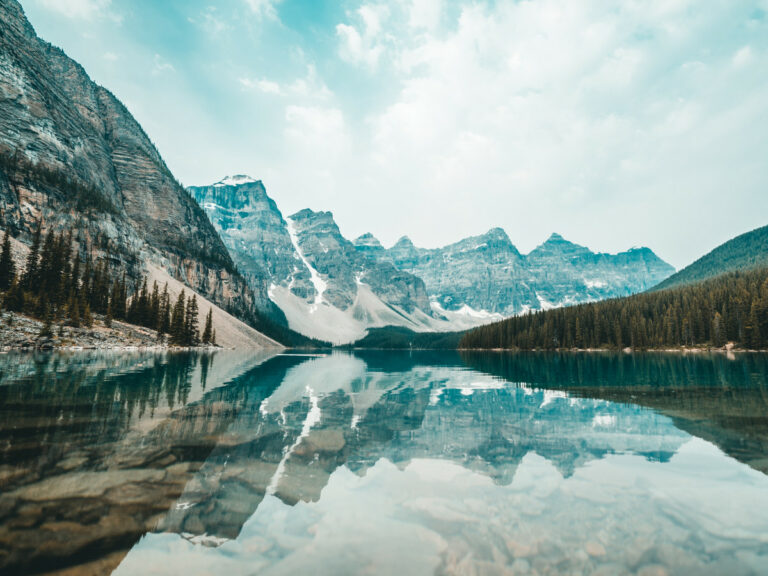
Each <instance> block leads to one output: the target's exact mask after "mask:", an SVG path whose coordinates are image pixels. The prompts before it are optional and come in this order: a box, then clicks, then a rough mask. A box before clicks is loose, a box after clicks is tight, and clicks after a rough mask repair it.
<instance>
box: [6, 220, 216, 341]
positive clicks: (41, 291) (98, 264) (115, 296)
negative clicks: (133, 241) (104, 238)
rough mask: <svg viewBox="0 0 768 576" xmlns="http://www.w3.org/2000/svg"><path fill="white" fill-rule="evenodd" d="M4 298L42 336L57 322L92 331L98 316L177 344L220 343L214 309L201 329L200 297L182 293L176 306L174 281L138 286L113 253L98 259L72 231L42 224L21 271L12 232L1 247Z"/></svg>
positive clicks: (142, 282) (139, 281) (143, 280)
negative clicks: (113, 261)
mask: <svg viewBox="0 0 768 576" xmlns="http://www.w3.org/2000/svg"><path fill="white" fill-rule="evenodd" d="M0 295H2V306H3V308H5V309H7V310H9V311H12V312H18V313H22V314H26V315H28V316H31V317H33V318H37V319H39V320H42V321H43V329H42V333H41V336H51V335H52V326H53V325H54V324H66V325H68V326H72V327H75V328H79V327H81V326H85V327H91V326H93V323H94V317H93V316H94V314H100V315H103V316H104V323H105V325H106V326H111V325H112V321H113V320H121V321H124V322H127V323H129V324H135V325H137V326H143V327H146V328H150V329H152V330H156V331H157V333H158V339H159V340H161V341H164V340H167V341H168V343H169V344H172V345H175V346H197V345H200V344H211V345H215V344H216V330H215V329H214V327H213V310H212V309H211V310H209V311H208V315H207V316H206V320H205V326H204V328H203V330H202V333H201V332H200V329H199V325H198V324H199V323H198V313H199V307H198V303H197V296H196V295H195V294H192V295H191V296H190V297H187V296H186V294H185V291H184V290H182V291H181V293H180V294H179V296H178V298H177V299H176V301H175V302H173V303H172V302H171V295H170V294H169V292H168V283H166V284H165V286H164V287H163V289H162V291H161V290H160V287H159V286H158V284H157V282H154V283H153V286H152V289H151V290H150V289H149V288H148V286H147V279H146V277H143V278H141V279H137V280H136V281H135V283H134V284H133V286H131V282H129V280H128V279H127V278H126V274H125V272H123V273H122V274H119V273H118V272H117V271H113V270H111V269H110V266H109V255H107V257H105V258H101V259H99V261H95V260H94V258H93V255H92V253H91V250H90V249H88V248H87V247H84V246H82V245H81V243H75V241H74V238H73V233H72V231H69V232H61V233H58V234H57V233H55V232H54V231H52V230H49V231H48V233H47V234H46V235H45V237H43V235H42V226H41V225H40V223H38V226H37V229H36V231H35V233H34V236H33V239H32V246H31V247H30V251H29V255H28V256H27V260H26V263H25V265H24V267H23V269H21V270H16V264H15V262H14V259H13V255H12V251H11V239H10V236H9V235H8V231H7V230H6V232H5V235H4V238H3V243H2V249H0Z"/></svg>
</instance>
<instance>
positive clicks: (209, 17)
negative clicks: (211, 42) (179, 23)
mask: <svg viewBox="0 0 768 576" xmlns="http://www.w3.org/2000/svg"><path fill="white" fill-rule="evenodd" d="M189 21H190V22H192V23H193V24H197V25H198V26H200V28H202V29H203V30H204V31H205V32H206V33H207V34H208V35H210V36H218V35H219V34H221V33H222V32H225V31H227V30H229V29H230V25H229V24H227V22H226V21H225V20H224V19H223V18H221V17H220V16H219V13H218V11H217V10H216V7H215V6H208V7H207V8H206V9H205V10H203V11H202V12H201V13H200V15H199V16H197V17H196V18H193V17H190V18H189Z"/></svg>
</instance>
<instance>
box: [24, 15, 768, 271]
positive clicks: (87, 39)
mask: <svg viewBox="0 0 768 576" xmlns="http://www.w3.org/2000/svg"><path fill="white" fill-rule="evenodd" d="M22 5H23V6H24V9H25V11H26V12H27V15H28V17H29V18H30V20H31V22H32V24H33V25H34V26H35V28H36V29H37V32H38V34H39V35H40V36H41V37H43V38H44V39H46V40H48V41H50V42H52V43H54V44H56V45H58V46H61V47H62V48H63V49H64V50H65V51H66V52H67V53H68V54H69V55H70V56H71V57H73V58H74V59H76V60H78V61H79V62H80V63H81V64H83V66H84V67H85V69H86V70H87V71H88V73H89V74H90V75H91V76H92V78H93V79H94V80H95V81H97V82H98V83H100V84H102V85H104V86H106V87H107V88H109V89H110V90H112V91H113V92H114V93H115V94H116V95H117V96H118V97H119V98H120V99H121V100H123V102H124V103H125V104H126V105H127V106H128V108H129V109H130V110H131V111H132V112H133V113H134V115H135V116H136V117H137V119H138V120H139V121H140V122H141V123H142V125H143V126H144V128H145V129H146V131H147V132H148V134H149V135H150V137H151V138H152V139H153V140H154V142H155V143H156V144H157V146H158V148H159V149H160V152H161V153H162V154H163V156H164V158H165V159H166V161H167V162H168V164H169V166H170V168H171V169H172V170H173V172H174V173H175V174H176V176H177V177H178V178H179V179H180V180H181V181H182V182H184V183H185V184H207V183H212V182H215V181H217V180H219V179H221V178H222V177H224V176H225V175H228V174H233V173H246V174H249V175H251V176H253V177H256V178H261V179H263V180H264V182H265V184H266V186H267V189H268V192H269V193H270V194H271V195H272V196H273V197H274V198H275V199H276V200H277V202H278V204H279V206H280V207H281V209H282V210H283V212H284V213H286V214H290V213H292V212H294V211H296V210H299V209H301V208H304V207H310V208H312V209H315V210H331V211H333V213H334V215H335V216H336V219H337V222H338V223H339V226H340V227H341V229H342V232H343V233H344V234H345V235H347V236H348V237H355V236H357V235H359V234H362V233H363V232H367V231H370V232H373V233H374V234H375V235H376V236H378V237H379V238H380V239H381V240H382V242H383V243H384V244H385V245H387V244H391V243H393V242H394V241H395V240H396V239H397V238H398V237H400V236H401V235H408V236H410V237H411V238H412V239H413V240H414V242H415V243H416V244H418V245H422V246H436V245H441V244H446V243H449V242H452V241H455V240H458V239H459V238H461V237H464V236H468V235H473V234H480V233H483V232H485V231H486V230H488V229H489V228H492V227H494V226H502V227H504V228H505V229H506V230H507V232H508V233H509V235H510V237H511V238H512V241H513V242H514V243H515V244H516V245H517V246H518V247H519V248H520V249H521V250H522V251H528V250H530V249H532V248H533V247H534V246H535V245H537V244H538V243H540V242H541V241H543V240H544V239H545V238H546V237H547V236H548V235H549V233H551V232H553V231H557V232H559V233H561V234H563V235H564V236H565V237H566V238H568V239H570V240H572V241H575V242H578V243H581V244H585V245H587V246H589V247H590V248H592V249H595V250H601V251H610V252H615V251H619V250H623V249H626V248H629V247H631V246H634V245H647V246H650V247H651V248H653V249H654V250H655V251H656V252H657V253H658V254H659V255H660V256H661V257H663V258H665V259H666V260H668V261H669V262H670V263H672V264H673V265H675V266H678V267H680V266H683V265H685V264H687V263H689V262H690V261H692V260H693V259H695V258H696V257H698V256H700V255H701V254H702V253H703V252H705V251H707V250H708V249H710V248H712V247H714V246H715V245H717V244H719V243H720V242H722V241H724V240H726V239H728V238H730V237H732V236H734V235H736V234H739V233H741V232H744V231H747V230H749V229H752V228H755V227H758V226H762V225H765V224H768V136H766V135H768V0H751V1H741V0H707V1H706V2H701V1H696V0H642V1H641V0H624V1H622V2H615V1H608V0H568V1H565V0H561V1H556V0H530V1H525V2H512V1H510V2H501V1H495V2H493V1H482V0H475V1H467V2H464V1H456V2H449V1H448V0H392V1H390V2H377V1H374V0H366V1H362V2H361V1H359V0H354V1H353V0H342V1H339V2H324V1H320V0H228V1H226V2H223V1H221V2H214V1H212V0H207V1H204V0H203V1H200V0H185V1H182V0H163V1H159V0H22Z"/></svg>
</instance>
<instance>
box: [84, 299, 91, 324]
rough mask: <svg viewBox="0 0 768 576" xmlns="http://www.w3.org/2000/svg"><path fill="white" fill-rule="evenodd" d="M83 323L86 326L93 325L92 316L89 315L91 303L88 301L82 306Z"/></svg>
mask: <svg viewBox="0 0 768 576" xmlns="http://www.w3.org/2000/svg"><path fill="white" fill-rule="evenodd" d="M83 324H84V325H85V326H86V327H87V328H92V327H93V316H92V315H91V305H90V304H88V302H86V303H85V305H84V306H83Z"/></svg>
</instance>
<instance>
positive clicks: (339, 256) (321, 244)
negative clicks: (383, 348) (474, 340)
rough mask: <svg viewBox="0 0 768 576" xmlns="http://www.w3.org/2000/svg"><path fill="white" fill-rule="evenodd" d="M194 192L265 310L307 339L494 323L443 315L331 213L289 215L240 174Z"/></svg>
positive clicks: (417, 283) (414, 281)
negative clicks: (370, 253) (363, 249)
mask: <svg viewBox="0 0 768 576" xmlns="http://www.w3.org/2000/svg"><path fill="white" fill-rule="evenodd" d="M231 182H238V183H236V184H234V183H231ZM189 191H190V193H191V194H192V195H193V196H194V197H195V199H196V200H197V201H198V203H199V204H200V205H201V206H202V207H203V208H204V210H205V211H206V213H207V214H208V216H209V218H210V219H211V222H212V223H213V225H214V227H215V228H216V229H217V230H218V232H219V234H220V235H221V237H222V239H223V240H224V243H225V245H226V246H227V248H228V249H229V251H230V252H231V254H232V259H233V260H234V262H235V263H236V265H237V267H238V269H239V270H240V272H241V273H242V274H243V275H244V276H245V277H246V278H247V280H248V282H249V283H250V284H251V286H252V289H253V291H254V292H255V293H256V294H257V295H259V297H260V302H261V305H262V307H263V309H264V311H266V312H267V313H269V314H270V315H271V316H272V317H273V318H276V319H278V320H283V321H284V322H285V323H287V325H288V326H289V327H290V328H291V329H293V330H296V331H298V332H300V333H302V334H305V335H307V336H311V337H313V338H318V339H321V340H325V341H330V342H333V343H345V342H351V341H353V340H356V339H358V338H361V337H363V336H364V335H365V333H366V331H367V329H368V328H372V327H381V326H404V327H407V328H410V329H412V330H417V331H425V330H443V331H445V330H451V329H464V328H470V327H472V326H476V325H478V324H480V323H482V322H483V321H488V320H487V319H485V318H479V317H474V316H471V315H467V314H463V313H450V314H438V313H436V312H435V311H433V309H432V307H431V306H430V301H429V296H428V294H427V291H426V288H425V286H424V282H423V281H422V280H421V279H420V278H418V277H417V276H414V275H413V274H410V273H408V272H405V271H403V270H400V269H398V268H397V267H395V266H394V265H393V264H392V263H391V262H386V261H380V260H377V259H375V258H371V257H368V256H366V255H365V254H364V253H361V252H360V251H359V250H358V249H357V248H356V247H355V245H354V244H353V243H352V242H350V241H349V240H347V239H346V238H344V236H343V235H342V234H341V232H340V231H339V228H338V226H337V225H336V222H335V221H334V219H333V215H332V214H331V213H330V212H314V211H312V210H301V211H299V212H297V213H296V214H293V215H292V216H289V217H284V216H283V214H282V213H281V212H280V210H279V209H278V207H277V204H275V202H274V200H272V199H271V198H270V197H269V196H268V195H267V193H266V190H265V188H264V185H263V184H262V183H261V182H260V181H257V180H254V179H252V178H249V177H246V176H238V177H232V178H227V179H224V180H222V181H221V182H218V183H216V184H213V185H211V186H206V187H192V188H190V189H189ZM454 316H455V317H456V318H453V317H454ZM499 319H500V317H499Z"/></svg>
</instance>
